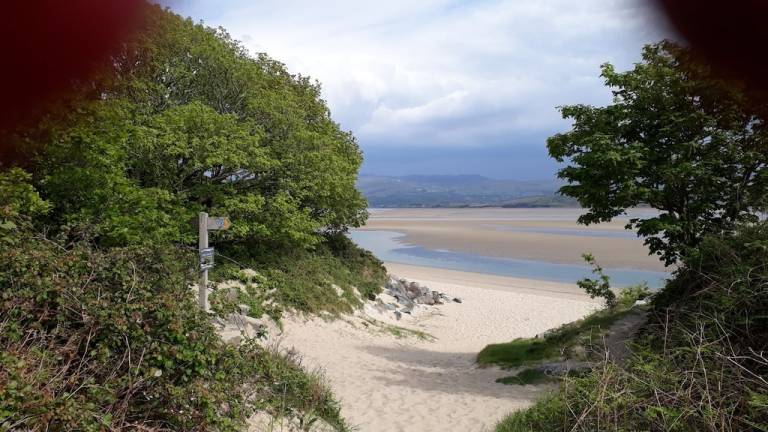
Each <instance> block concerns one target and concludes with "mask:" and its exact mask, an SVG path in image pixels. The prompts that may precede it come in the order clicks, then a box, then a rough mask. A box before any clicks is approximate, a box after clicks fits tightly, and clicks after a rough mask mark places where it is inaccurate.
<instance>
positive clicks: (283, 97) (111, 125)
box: [33, 7, 367, 248]
mask: <svg viewBox="0 0 768 432" xmlns="http://www.w3.org/2000/svg"><path fill="white" fill-rule="evenodd" d="M146 25H147V28H146V30H145V31H144V32H142V33H141V35H140V37H139V38H138V39H136V40H134V41H132V42H131V43H128V44H126V46H125V48H124V50H123V51H122V52H121V53H120V54H119V55H118V56H116V57H115V58H114V59H113V62H112V64H111V65H110V71H109V73H105V74H104V76H103V77H100V78H99V79H95V80H94V81H93V82H91V83H86V84H84V85H83V91H82V92H81V93H82V94H81V97H80V100H78V101H76V102H74V103H72V106H74V107H75V109H72V110H70V111H71V112H66V113H65V114H64V115H61V116H59V117H57V118H55V119H52V120H50V121H49V122H47V123H45V124H44V125H43V126H41V129H44V130H45V133H37V134H35V135H34V136H35V137H36V138H37V139H40V140H42V141H43V142H42V143H41V145H38V146H36V148H40V149H41V150H40V152H39V153H38V155H37V156H38V157H37V161H38V163H37V165H36V166H35V167H34V168H33V171H34V174H35V178H36V179H38V181H39V183H40V192H41V194H42V195H43V196H44V197H45V199H47V200H49V201H50V202H51V204H52V205H53V206H54V209H53V211H52V213H51V220H50V221H51V223H52V225H55V226H70V227H71V226H75V225H77V226H81V227H88V230H90V231H92V233H91V235H93V236H95V238H97V239H98V240H99V242H100V243H101V244H107V245H128V244H139V243H147V242H158V241H166V242H167V241H174V242H179V241H180V242H190V241H191V239H192V237H193V236H194V234H195V232H194V229H193V228H192V227H191V226H190V224H189V222H188V221H189V220H190V218H191V217H193V216H194V215H195V214H196V213H197V212H198V211H201V210H205V211H209V212H211V213H216V214H220V215H224V216H230V217H231V218H232V219H233V220H234V221H235V222H236V223H235V225H234V229H233V230H231V231H229V232H226V233H217V234H216V235H217V236H219V237H218V238H217V242H218V243H219V244H221V242H224V241H228V242H230V243H252V244H269V245H271V246H272V247H280V248H297V247H298V248H311V247H313V246H314V245H317V244H318V243H320V242H322V241H324V240H323V239H324V237H323V236H322V234H323V233H324V232H330V233H338V232H343V231H345V230H346V229H347V228H348V227H349V226H359V225H360V224H361V223H362V222H363V221H364V220H365V218H366V216H367V213H366V211H365V208H366V202H365V200H364V199H363V197H362V196H361V195H360V193H359V192H358V191H357V190H356V188H355V178H356V176H357V171H358V169H359V167H360V164H361V162H362V154H361V152H360V149H359V148H358V146H357V143H356V142H355V140H354V137H353V136H352V135H351V134H350V133H348V132H345V131H343V130H341V128H340V127H339V125H338V124H337V123H335V122H334V121H333V120H332V119H331V117H330V112H329V110H328V107H327V106H326V104H325V102H324V101H323V100H322V98H321V93H320V86H319V84H318V83H316V82H314V81H311V80H310V79H309V78H307V77H303V76H299V75H292V74H290V73H289V72H288V71H287V70H286V68H285V66H284V65H282V64H281V63H279V62H277V61H275V60H272V59H270V58H269V57H267V56H266V55H264V54H260V55H257V56H255V57H254V56H251V55H250V54H249V53H248V52H247V51H246V50H245V49H244V48H243V47H242V46H241V45H240V44H239V43H238V42H236V41H234V40H233V39H232V38H231V37H230V36H229V35H228V34H227V33H226V32H225V31H224V30H222V29H211V28H208V27H205V26H203V25H200V24H195V23H193V22H192V21H191V20H184V19H182V18H181V17H179V16H177V15H174V14H172V13H170V12H168V11H165V10H162V9H160V8H159V7H156V8H154V9H153V11H152V13H151V14H150V15H149V17H148V18H147V24H146ZM94 88H95V89H99V90H98V91H94V90H93V89H94Z"/></svg>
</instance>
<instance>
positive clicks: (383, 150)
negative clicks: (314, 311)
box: [172, 0, 669, 180]
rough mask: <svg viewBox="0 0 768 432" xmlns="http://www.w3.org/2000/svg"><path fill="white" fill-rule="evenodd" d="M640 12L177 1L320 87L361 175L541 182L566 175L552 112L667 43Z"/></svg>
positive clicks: (547, 0)
mask: <svg viewBox="0 0 768 432" xmlns="http://www.w3.org/2000/svg"><path fill="white" fill-rule="evenodd" d="M647 3H648V2H647V1H643V0H579V1H573V0H536V1H524V0H509V1H504V0H476V1H468V0H464V1H458V0H407V1H406V0H388V1H368V0H327V1H317V0H314V1H313V0H262V1H253V0H250V1H249V0H218V1H216V0H179V1H177V2H176V3H173V5H172V9H173V10H174V11H175V12H177V13H179V14H181V15H183V16H189V17H192V18H193V19H194V20H195V21H202V22H204V23H205V24H206V25H210V26H221V27H224V28H225V29H227V30H228V31H229V33H230V34H232V36H233V37H235V38H236V39H238V40H240V41H241V42H242V43H243V44H244V46H245V47H246V48H248V50H249V51H251V52H252V53H260V52H266V53H267V54H268V55H270V56H271V57H273V58H275V59H277V60H279V61H281V62H283V63H285V64H286V66H287V67H288V69H289V71H291V72H292V73H297V74H302V75H308V76H310V77H312V78H313V79H317V80H318V81H320V83H321V85H322V89H323V98H324V99H325V100H326V101H327V102H328V106H329V107H330V110H331V115H332V117H333V119H334V120H335V121H337V122H338V123H339V124H340V125H341V127H342V128H343V129H345V130H350V131H352V132H353V133H354V135H355V136H356V138H357V140H358V143H359V145H360V147H361V149H362V150H363V154H364V157H365V161H364V163H363V166H362V168H361V173H362V174H376V175H410V174H480V175H484V176H487V177H492V178H509V179H518V180H534V179H544V178H548V177H551V176H552V175H554V173H555V172H556V170H557V168H558V166H557V164H556V163H555V162H554V161H552V160H551V159H550V158H549V157H548V155H547V151H546V138H547V137H548V136H551V135H553V134H555V133H557V132H564V131H567V130H568V128H569V123H568V122H567V121H566V120H563V119H562V118H561V116H560V114H559V113H558V111H557V109H556V107H558V106H562V105H569V104H576V103H585V104H592V105H605V104H608V103H610V101H611V93H610V90H609V89H607V88H605V87H604V85H603V82H602V80H601V78H600V77H599V72H600V71H599V68H600V65H601V64H602V63H604V62H610V63H613V64H614V65H616V67H617V68H618V69H619V70H625V69H628V68H631V66H632V64H633V63H635V62H637V61H638V60H639V59H640V50H641V48H642V46H643V45H644V44H647V43H650V42H655V41H658V40H660V39H662V38H664V37H668V35H669V32H668V31H667V30H666V27H665V25H664V24H663V21H662V20H660V19H658V17H657V16H655V15H654V13H653V11H652V10H651V9H650V8H649V7H648V5H647Z"/></svg>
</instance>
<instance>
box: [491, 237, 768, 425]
mask: <svg viewBox="0 0 768 432" xmlns="http://www.w3.org/2000/svg"><path fill="white" fill-rule="evenodd" d="M652 307H653V309H652V310H651V311H650V313H649V319H648V323H647V324H646V325H645V327H644V328H643V329H642V332H641V334H640V336H639V337H638V339H637V340H635V341H634V343H633V345H632V347H633V354H632V355H631V356H630V357H629V358H628V359H627V360H626V361H625V362H624V363H623V364H613V363H609V362H607V363H604V364H603V365H602V366H601V367H599V368H597V369H596V370H594V371H592V372H591V373H589V374H588V375H586V376H584V377H581V378H565V380H564V383H563V384H562V386H561V388H560V391H559V392H558V393H556V394H554V395H552V396H551V397H549V398H548V399H545V400H543V401H540V402H539V403H537V404H536V405H534V406H533V407H532V408H531V409H530V410H526V411H521V412H518V413H514V414H512V415H511V416H510V417H508V418H507V419H505V420H504V421H502V422H501V423H500V424H499V425H498V427H497V430H499V431H558V430H568V431H572V430H575V431H592V430H605V429H609V430H618V431H635V430H653V431H655V430H664V431H706V430H709V431H742V430H768V359H766V356H765V352H766V350H768V224H766V223H765V222H763V223H761V224H756V225H754V226H749V227H743V228H741V229H740V231H739V232H738V233H737V234H736V235H734V236H732V237H729V236H722V237H707V238H705V239H704V240H703V241H702V242H701V243H700V245H699V246H698V247H697V249H696V251H695V253H692V254H691V255H690V256H689V257H688V258H687V259H686V261H685V263H684V266H683V267H681V268H680V269H679V270H678V272H677V273H676V275H675V277H674V279H672V280H671V281H670V282H669V283H668V284H667V286H666V287H665V288H664V290H663V291H662V292H660V293H659V294H657V295H656V296H654V299H653V302H652Z"/></svg>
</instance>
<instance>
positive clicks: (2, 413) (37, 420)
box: [0, 232, 346, 431]
mask: <svg viewBox="0 0 768 432" xmlns="http://www.w3.org/2000/svg"><path fill="white" fill-rule="evenodd" d="M7 234H8V232H6V236H5V237H4V239H5V240H6V241H11V242H13V246H14V247H12V248H10V249H7V250H6V251H5V252H4V253H3V254H1V255H0V430H30V431H37V430H39V431H42V430H52V431H56V430H62V431H63V430H85V431H89V430H92V431H97V430H128V429H131V430H137V429H138V430H158V431H159V430H186V431H203V430H207V431H236V430H243V429H244V427H245V424H246V421H247V419H248V417H249V416H250V415H251V414H253V413H254V412H257V411H261V412H267V413H270V414H273V415H286V416H288V417H291V418H293V419H295V420H296V421H297V422H299V423H300V424H304V425H306V424H308V423H310V422H313V421H316V420H317V419H322V420H323V421H324V422H326V423H328V424H330V425H332V426H333V427H334V428H335V429H337V430H346V425H345V423H344V420H343V419H342V418H341V416H340V414H339V406H338V404H337V402H336V401H335V400H334V398H333V396H332V395H331V393H330V391H329V390H328V387H327V386H326V385H325V384H324V383H323V381H322V379H321V378H320V377H318V376H315V375H312V374H308V373H307V372H305V371H304V370H302V369H301V367H300V364H299V363H298V362H297V361H296V359H295V358H293V357H291V356H283V355H278V354H276V353H274V352H271V351H269V350H266V349H264V348H262V347H260V346H259V345H258V344H256V343H255V341H253V340H247V341H246V343H244V344H243V345H242V346H238V347H235V346H231V345H228V344H225V343H224V342H222V340H221V338H220V337H219V336H218V335H217V333H216V330H215V328H214V327H213V325H212V324H211V323H210V321H209V317H208V316H207V315H206V314H204V313H203V312H201V311H200V310H199V308H198V307H197V305H196V304H195V302H194V296H193V295H192V293H191V291H190V289H191V288H190V287H191V285H192V284H193V281H194V272H193V270H192V269H193V268H194V266H193V265H192V263H193V262H194V261H193V260H194V257H192V256H190V255H189V254H186V253H182V252H179V251H178V250H176V249H173V248H167V249H166V248H145V247H128V248H112V249H107V250H99V249H96V248H94V247H93V246H91V245H89V244H87V243H79V244H75V245H70V246H69V247H68V248H63V247H62V246H59V245H58V244H56V243H54V242H52V241H50V240H47V239H45V238H43V237H42V236H40V235H23V236H21V237H17V236H9V235H7Z"/></svg>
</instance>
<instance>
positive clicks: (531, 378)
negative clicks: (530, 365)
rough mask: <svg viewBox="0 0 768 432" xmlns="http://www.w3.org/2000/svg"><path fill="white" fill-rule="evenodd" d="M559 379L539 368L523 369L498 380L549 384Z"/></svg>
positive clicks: (515, 382) (510, 382)
mask: <svg viewBox="0 0 768 432" xmlns="http://www.w3.org/2000/svg"><path fill="white" fill-rule="evenodd" d="M556 381H557V380H556V379H555V378H554V377H552V376H550V375H547V374H546V373H544V372H542V371H540V370H538V369H523V370H522V371H520V372H519V373H518V374H516V375H512V376H506V377H503V378H499V379H497V380H496V382H497V383H499V384H511V385H528V384H533V385H535V384H547V383H551V382H556Z"/></svg>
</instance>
